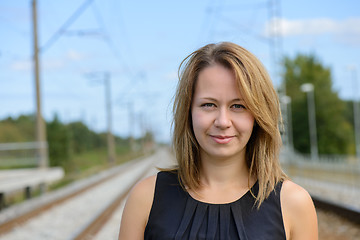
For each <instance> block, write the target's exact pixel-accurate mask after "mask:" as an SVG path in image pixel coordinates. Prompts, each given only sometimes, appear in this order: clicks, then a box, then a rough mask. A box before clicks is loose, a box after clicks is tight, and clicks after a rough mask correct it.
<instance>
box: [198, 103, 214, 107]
mask: <svg viewBox="0 0 360 240" xmlns="http://www.w3.org/2000/svg"><path fill="white" fill-rule="evenodd" d="M201 107H205V108H211V107H215V104H213V103H204V104H201Z"/></svg>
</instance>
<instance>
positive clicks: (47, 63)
mask: <svg viewBox="0 0 360 240" xmlns="http://www.w3.org/2000/svg"><path fill="white" fill-rule="evenodd" d="M40 61H41V62H40V69H43V70H58V69H61V68H63V67H64V61H63V60H61V59H49V60H40ZM32 68H33V62H32V60H18V61H14V62H12V63H11V65H10V69H11V70H13V71H31V70H32Z"/></svg>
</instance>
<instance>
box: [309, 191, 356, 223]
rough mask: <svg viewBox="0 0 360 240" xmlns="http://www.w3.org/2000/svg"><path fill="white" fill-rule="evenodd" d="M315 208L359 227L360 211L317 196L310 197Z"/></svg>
mask: <svg viewBox="0 0 360 240" xmlns="http://www.w3.org/2000/svg"><path fill="white" fill-rule="evenodd" d="M311 197H312V199H313V202H314V205H315V207H316V208H318V209H321V210H325V211H330V212H332V213H334V214H336V215H338V216H340V217H342V218H344V219H346V220H348V221H350V222H352V223H355V224H357V225H359V226H360V209H356V208H354V207H352V206H348V205H345V204H341V203H336V202H333V201H330V200H327V199H324V198H321V197H318V196H314V195H312V196H311Z"/></svg>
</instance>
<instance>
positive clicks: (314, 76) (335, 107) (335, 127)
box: [284, 54, 352, 154]
mask: <svg viewBox="0 0 360 240" xmlns="http://www.w3.org/2000/svg"><path fill="white" fill-rule="evenodd" d="M284 66H285V75H284V78H285V83H286V90H287V95H288V96H290V97H291V100H292V101H291V108H292V122H293V138H294V147H295V149H296V150H297V151H299V152H303V153H309V152H310V140H309V124H308V108H307V98H306V93H304V92H301V90H300V86H301V85H302V84H304V83H312V84H313V85H314V95H315V106H316V107H315V108H316V125H317V137H318V149H319V153H320V154H349V153H351V151H352V146H351V144H352V139H351V132H352V126H351V124H350V123H349V122H348V120H347V118H346V117H345V113H346V105H345V102H344V101H342V100H341V99H340V98H339V96H338V93H337V92H336V91H334V90H333V88H332V77H331V71H330V68H328V67H324V66H323V65H322V64H321V63H320V61H319V60H318V59H317V58H316V57H315V56H314V55H302V54H299V55H298V56H296V57H295V58H294V59H290V58H288V57H285V59H284Z"/></svg>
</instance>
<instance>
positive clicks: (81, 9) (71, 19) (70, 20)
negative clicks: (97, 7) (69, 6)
mask: <svg viewBox="0 0 360 240" xmlns="http://www.w3.org/2000/svg"><path fill="white" fill-rule="evenodd" d="M92 2H93V0H86V1H85V2H84V3H83V4H82V5H81V6H80V7H79V8H78V9H77V10H76V11H75V12H74V13H73V14H72V15H71V16H70V17H69V18H68V19H67V20H66V21H65V23H64V24H63V25H62V26H61V27H60V28H59V30H57V31H56V32H55V34H54V35H53V36H52V37H51V38H50V39H49V40H48V41H47V42H46V43H45V44H44V46H42V47H41V48H39V52H44V51H45V50H47V49H48V48H49V47H50V46H51V45H52V44H54V42H56V41H57V40H58V39H59V38H60V36H61V35H62V34H63V33H64V32H65V30H66V29H67V28H68V27H69V26H70V25H71V24H72V23H73V22H74V21H75V20H76V19H77V18H78V17H79V16H80V15H81V14H82V13H83V12H84V11H85V9H86V8H87V7H88V6H89V5H90V4H91V3H92Z"/></svg>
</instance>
